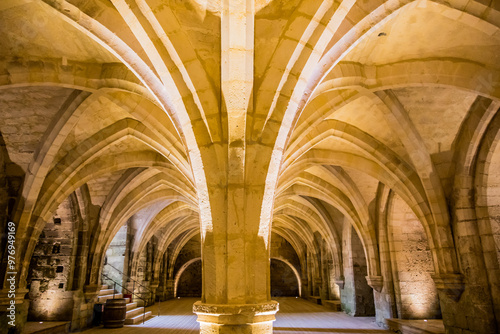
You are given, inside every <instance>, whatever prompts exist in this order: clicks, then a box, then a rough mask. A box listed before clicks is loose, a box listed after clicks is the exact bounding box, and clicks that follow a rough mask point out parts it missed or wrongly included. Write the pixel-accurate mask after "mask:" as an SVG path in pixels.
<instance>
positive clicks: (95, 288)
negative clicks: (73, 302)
mask: <svg viewBox="0 0 500 334" xmlns="http://www.w3.org/2000/svg"><path fill="white" fill-rule="evenodd" d="M99 290H101V285H98V284H88V285H84V286H83V294H84V295H85V301H87V303H88V302H90V301H92V300H94V299H95V298H96V297H97V295H98V294H99Z"/></svg>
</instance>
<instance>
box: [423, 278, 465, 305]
mask: <svg viewBox="0 0 500 334" xmlns="http://www.w3.org/2000/svg"><path fill="white" fill-rule="evenodd" d="M431 277H432V279H433V280H434V283H435V284H436V289H437V290H438V291H440V292H442V293H443V294H445V295H446V296H447V297H448V298H450V299H452V300H454V301H456V302H458V301H459V300H460V297H461V296H462V292H464V290H465V282H464V277H463V275H461V274H433V275H431Z"/></svg>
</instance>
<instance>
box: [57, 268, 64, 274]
mask: <svg viewBox="0 0 500 334" xmlns="http://www.w3.org/2000/svg"><path fill="white" fill-rule="evenodd" d="M63 270H64V267H63V266H57V268H56V273H62V272H63Z"/></svg>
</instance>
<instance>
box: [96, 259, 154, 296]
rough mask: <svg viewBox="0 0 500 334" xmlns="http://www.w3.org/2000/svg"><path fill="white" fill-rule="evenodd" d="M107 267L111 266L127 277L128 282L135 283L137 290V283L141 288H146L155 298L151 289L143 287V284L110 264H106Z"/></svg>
mask: <svg viewBox="0 0 500 334" xmlns="http://www.w3.org/2000/svg"><path fill="white" fill-rule="evenodd" d="M105 266H110V267H111V268H113V269H114V270H116V271H118V272H119V273H120V274H121V275H122V276H125V278H127V280H130V281H132V282H134V288H135V283H137V284H138V285H139V286H140V287H141V288H144V289H146V290H147V291H148V292H149V293H150V294H151V297H152V296H153V291H151V289H150V288H148V287H146V286H144V285H142V284H141V283H139V282H138V281H136V280H135V279H133V278H132V277H130V276H128V275H127V274H125V273H124V272H123V271H121V270H120V269H118V268H116V267H115V266H113V265H112V264H109V263H106V264H105Z"/></svg>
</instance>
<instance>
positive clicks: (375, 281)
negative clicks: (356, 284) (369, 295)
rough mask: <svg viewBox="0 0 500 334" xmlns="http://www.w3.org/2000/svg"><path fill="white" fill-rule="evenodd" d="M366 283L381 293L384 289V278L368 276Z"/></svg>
mask: <svg viewBox="0 0 500 334" xmlns="http://www.w3.org/2000/svg"><path fill="white" fill-rule="evenodd" d="M366 282H367V283H368V285H369V286H371V287H372V288H373V290H375V291H377V292H381V291H382V288H383V287H384V277H383V276H366Z"/></svg>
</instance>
